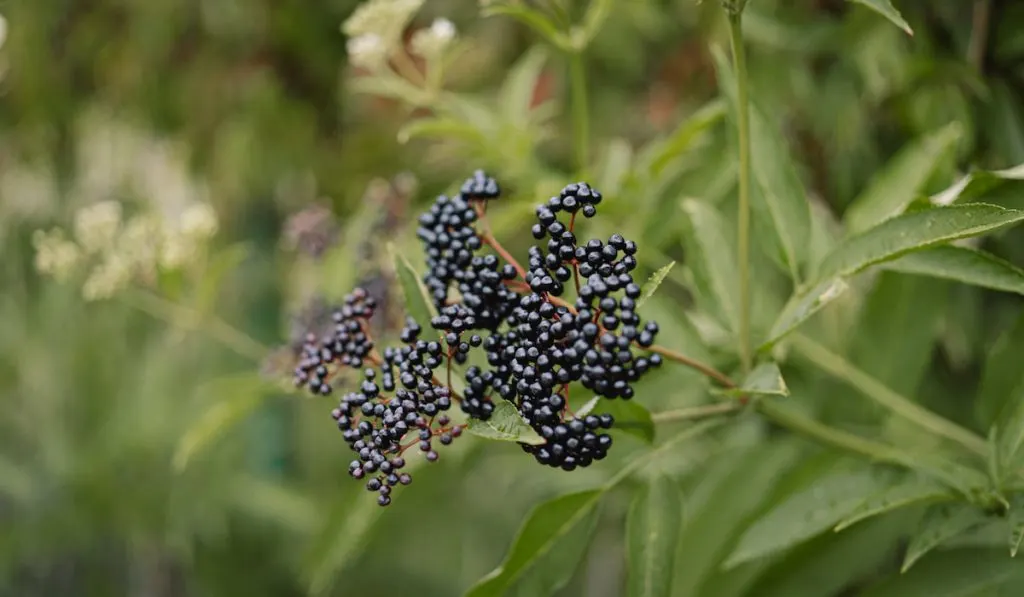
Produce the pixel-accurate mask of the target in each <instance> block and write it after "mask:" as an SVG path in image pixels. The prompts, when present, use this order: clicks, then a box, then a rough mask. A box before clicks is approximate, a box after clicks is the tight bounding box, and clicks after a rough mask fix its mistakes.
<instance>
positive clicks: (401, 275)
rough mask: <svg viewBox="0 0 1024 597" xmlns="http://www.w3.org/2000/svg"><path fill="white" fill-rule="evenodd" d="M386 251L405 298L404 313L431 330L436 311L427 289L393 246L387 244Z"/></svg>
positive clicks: (425, 328)
mask: <svg viewBox="0 0 1024 597" xmlns="http://www.w3.org/2000/svg"><path fill="white" fill-rule="evenodd" d="M388 251H390V252H391V256H392V259H393V262H394V266H395V275H396V276H397V277H398V285H399V286H400V287H401V288H402V295H403V296H404V297H405V308H406V311H407V312H408V314H409V316H410V317H412V318H413V319H415V320H416V323H418V324H420V326H422V327H423V329H424V330H429V329H432V328H431V327H430V320H431V319H433V318H434V316H435V315H437V310H436V309H434V303H433V302H432V301H431V300H430V295H429V294H428V293H427V289H426V288H425V287H424V286H423V282H421V281H420V277H419V275H417V274H416V270H414V269H413V267H412V265H410V264H409V261H408V260H407V259H406V258H405V257H404V256H403V255H402V254H401V253H399V252H398V249H396V248H395V246H394V245H392V244H390V243H389V244H388Z"/></svg>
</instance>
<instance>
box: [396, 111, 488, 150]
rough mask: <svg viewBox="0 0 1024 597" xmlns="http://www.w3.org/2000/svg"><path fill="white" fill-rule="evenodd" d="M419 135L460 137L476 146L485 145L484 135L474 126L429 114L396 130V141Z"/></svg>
mask: <svg viewBox="0 0 1024 597" xmlns="http://www.w3.org/2000/svg"><path fill="white" fill-rule="evenodd" d="M419 137H428V138H437V139H461V140H463V141H467V142H469V143H472V144H474V145H476V146H480V147H483V146H484V145H485V143H484V142H485V137H484V135H483V134H482V133H481V132H480V131H479V130H477V129H476V127H474V126H472V125H470V124H467V123H465V122H462V121H460V120H455V119H454V118H446V117H443V116H441V117H437V116H429V117H426V118H419V119H417V120H413V121H412V122H410V123H408V124H406V125H405V126H403V127H402V128H401V129H400V130H399V131H398V142H399V143H402V144H405V143H408V142H409V141H411V140H413V139H417V138H419Z"/></svg>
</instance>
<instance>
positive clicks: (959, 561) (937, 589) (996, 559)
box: [861, 549, 1024, 597]
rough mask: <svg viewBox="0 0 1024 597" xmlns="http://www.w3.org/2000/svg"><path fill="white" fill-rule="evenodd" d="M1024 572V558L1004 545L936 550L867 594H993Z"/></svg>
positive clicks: (871, 596)
mask: <svg viewBox="0 0 1024 597" xmlns="http://www.w3.org/2000/svg"><path fill="white" fill-rule="evenodd" d="M1021 576H1024V570H1022V569H1021V566H1020V562H1017V561H1016V560H1013V559H1012V558H1008V557H1006V551H1005V550H1004V549H956V550H949V551H945V550H942V551H936V552H932V553H931V554H929V555H928V556H927V557H925V558H923V559H922V560H921V561H920V562H919V563H918V564H917V565H916V566H914V568H913V569H911V570H910V571H909V572H907V573H906V574H898V573H897V574H893V575H892V576H890V577H889V578H887V579H886V580H883V581H882V582H880V583H878V584H877V585H875V586H873V587H870V588H869V589H867V590H866V591H864V592H863V593H862V594H861V595H862V596H863V597H968V596H980V595H991V594H992V593H991V592H989V593H986V591H994V590H998V589H999V588H1000V587H1003V586H1005V585H1007V584H1008V583H1010V582H1011V581H1014V580H1015V579H1017V578H1020V577H1021Z"/></svg>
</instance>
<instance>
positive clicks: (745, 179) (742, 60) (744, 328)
mask: <svg viewBox="0 0 1024 597" xmlns="http://www.w3.org/2000/svg"><path fill="white" fill-rule="evenodd" d="M741 15H742V13H741V12H740V11H736V12H735V13H729V41H730V42H731V46H732V61H733V70H734V71H735V72H736V111H737V128H738V129H739V139H738V142H739V162H740V171H739V213H738V214H737V217H736V228H737V230H736V253H737V259H738V260H739V277H740V284H739V287H740V288H739V292H740V329H739V332H738V334H739V352H740V362H741V363H742V365H743V371H744V373H749V372H750V367H751V364H752V362H753V355H752V353H751V337H750V298H751V297H750V114H749V103H750V100H749V92H748V89H747V61H746V56H745V53H744V50H743V28H742V16H741Z"/></svg>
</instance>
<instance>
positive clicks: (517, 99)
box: [501, 45, 548, 128]
mask: <svg viewBox="0 0 1024 597" xmlns="http://www.w3.org/2000/svg"><path fill="white" fill-rule="evenodd" d="M547 60H548V53H547V51H546V50H545V48H544V47H543V46H539V45H538V46H534V47H533V48H531V49H530V50H528V51H527V52H526V53H525V54H523V57H522V58H520V59H519V60H518V61H517V62H516V64H515V65H514V66H513V67H512V69H511V70H510V71H509V73H508V76H507V77H506V78H505V83H504V84H503V85H502V88H501V112H502V116H503V117H504V119H505V123H506V124H508V125H511V126H514V127H520V128H526V127H527V126H528V125H529V123H530V110H531V109H532V106H533V92H534V90H535V89H536V87H537V80H538V79H539V78H540V76H541V73H542V72H543V71H544V65H545V64H546V63H547Z"/></svg>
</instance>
